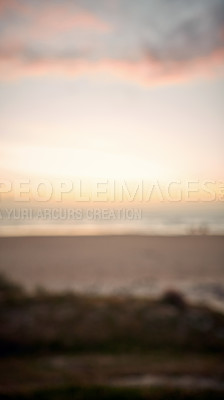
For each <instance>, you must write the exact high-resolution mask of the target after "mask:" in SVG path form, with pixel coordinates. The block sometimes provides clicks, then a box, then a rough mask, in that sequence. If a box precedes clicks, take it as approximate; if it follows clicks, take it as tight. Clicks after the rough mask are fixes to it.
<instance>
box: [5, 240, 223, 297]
mask: <svg viewBox="0 0 224 400" xmlns="http://www.w3.org/2000/svg"><path fill="white" fill-rule="evenodd" d="M0 270H1V271H2V272H4V273H5V274H7V275H8V276H9V277H11V278H13V279H14V280H15V281H18V282H20V283H22V284H23V285H25V286H26V288H28V289H34V288H36V287H38V286H41V287H45V288H47V289H48V290H52V289H53V290H61V289H62V290H64V289H66V290H67V289H75V290H79V289H80V290H82V289H83V290H86V288H88V289H89V290H90V289H91V290H105V291H107V290H110V289H111V288H112V289H113V290H116V288H118V287H119V288H122V287H123V288H127V287H129V289H130V288H135V289H136V288H141V287H144V288H147V287H148V288H149V289H150V290H151V291H152V292H153V290H154V289H155V288H156V287H158V282H160V283H161V282H162V285H165V286H167V287H172V286H174V287H177V286H178V285H180V284H183V285H184V284H186V283H187V282H192V281H193V282H197V283H199V284H200V282H206V281H211V282H213V283H214V282H216V283H219V282H220V283H221V282H224V236H179V237H161V236H158V237H156V236H82V237H78V236H76V237H1V238H0ZM156 285H157V286H156Z"/></svg>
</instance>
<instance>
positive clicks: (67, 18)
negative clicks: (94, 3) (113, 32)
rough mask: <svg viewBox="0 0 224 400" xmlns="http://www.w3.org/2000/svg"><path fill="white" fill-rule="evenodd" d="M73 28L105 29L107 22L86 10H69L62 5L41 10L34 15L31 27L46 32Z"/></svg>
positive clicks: (108, 27) (106, 28)
mask: <svg viewBox="0 0 224 400" xmlns="http://www.w3.org/2000/svg"><path fill="white" fill-rule="evenodd" d="M74 28H78V29H93V30H98V31H103V32H104V31H107V30H109V29H110V26H109V24H108V23H106V22H104V21H103V20H101V19H100V18H98V17H97V16H95V15H93V14H91V13H89V12H87V11H76V12H71V11H70V10H69V9H67V8H64V7H54V8H47V9H44V10H41V12H40V13H38V14H37V15H36V16H35V19H34V25H33V26H32V29H33V30H34V31H35V30H38V29H39V31H40V33H41V31H42V30H44V32H46V31H47V32H48V33H57V32H66V31H68V30H72V29H74Z"/></svg>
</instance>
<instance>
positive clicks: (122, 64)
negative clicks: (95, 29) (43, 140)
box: [0, 49, 224, 86]
mask: <svg viewBox="0 0 224 400" xmlns="http://www.w3.org/2000/svg"><path fill="white" fill-rule="evenodd" d="M14 50H15V49H13V54H11V53H10V52H8V53H7V52H5V53H4V54H2V56H1V58H0V76H1V79H6V80H7V79H8V80H10V79H19V78H24V77H29V76H44V75H45V76H46V75H47V76H65V77H67V78H72V79H74V78H78V77H80V76H83V75H88V76H92V77H93V76H96V77H99V76H100V77H101V76H105V77H116V78H119V79H121V80H124V81H130V82H134V83H137V84H140V85H143V86H151V85H159V84H167V83H174V82H181V81H185V80H189V79H192V78H194V77H197V76H205V77H209V76H212V75H214V74H215V73H217V71H220V69H221V66H222V65H223V62H224V50H218V51H214V52H213V53H212V54H210V55H209V56H207V57H201V58H198V59H195V60H191V61H188V62H186V61H184V62H175V63H172V64H171V63H170V64H164V63H163V62H161V61H158V60H157V59H155V58H153V57H150V56H148V55H147V57H145V58H142V59H140V60H137V61H129V60H125V59H124V60H122V59H121V60H118V59H101V60H98V61H90V60H86V59H66V58H58V59H57V58H49V59H46V58H43V59H41V58H40V59H33V60H29V61H26V60H25V59H24V58H23V57H22V56H19V54H17V55H15V54H14Z"/></svg>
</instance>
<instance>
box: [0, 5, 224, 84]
mask: <svg viewBox="0 0 224 400" xmlns="http://www.w3.org/2000/svg"><path fill="white" fill-rule="evenodd" d="M16 4H17V5H16ZM37 4H40V3H39V2H38V3H37V2H35V1H33V0H31V1H30V2H27V1H25V0H23V1H21V2H19V3H18V2H15V1H14V0H9V1H3V0H0V13H2V14H4V15H5V17H4V18H3V20H4V21H3V22H4V24H3V25H4V26H3V31H2V35H1V40H0V76H1V78H0V79H2V80H4V79H19V78H23V77H27V76H43V75H48V76H52V75H54V76H58V75H60V76H65V77H71V78H76V77H79V76H81V75H91V76H93V75H94V76H95V75H97V76H99V75H100V74H103V75H105V76H109V77H111V76H116V77H119V78H120V79H123V80H128V81H133V82H137V83H139V84H142V85H145V86H149V85H154V84H164V83H168V82H177V81H182V80H186V79H191V78H193V77H196V76H201V75H203V76H206V77H209V76H211V75H212V74H216V73H220V72H223V71H222V70H223V62H224V45H223V41H224V29H223V26H224V1H223V0H203V1H202V0H194V1H193V0H189V2H188V4H187V5H186V3H185V2H183V1H179V0H170V1H169V2H167V1H166V0H158V1H157V2H154V0H153V1H152V0H147V2H145V1H144V0H140V1H139V2H137V3H136V1H133V0H128V2H127V0H122V2H121V1H118V2H117V7H116V9H115V13H114V14H112V13H111V12H110V13H109V11H108V9H107V8H106V6H105V4H107V2H101V0H99V3H98V5H99V6H98V7H97V6H96V5H94V6H93V3H92V2H91V3H89V2H88V1H87V0H79V1H77V2H76V3H71V2H69V1H64V2H63V4H62V3H58V2H52V1H49V2H43V3H41V6H38V7H37ZM74 4H75V5H74ZM130 4H131V6H132V7H131V6H130ZM90 5H91V7H90ZM128 5H129V6H128ZM94 7H95V8H94ZM119 7H120V8H119ZM122 7H123V8H122ZM10 10H11V11H10ZM6 11H7V12H6ZM9 11H10V12H13V13H14V14H13V18H12V16H10V15H11V14H10V12H9ZM106 21H107V22H106ZM112 28H113V29H112ZM105 33H107V35H105Z"/></svg>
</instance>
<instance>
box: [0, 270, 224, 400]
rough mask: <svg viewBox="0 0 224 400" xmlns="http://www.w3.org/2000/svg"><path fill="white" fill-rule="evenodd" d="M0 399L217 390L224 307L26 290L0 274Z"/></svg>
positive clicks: (212, 393) (173, 295)
mask: <svg viewBox="0 0 224 400" xmlns="http://www.w3.org/2000/svg"><path fill="white" fill-rule="evenodd" d="M0 302H1V303H0V306H1V309H0V343H1V344H0V351H1V360H0V395H1V398H5V399H36V398H38V399H70V398H71V399H74V398H75V399H87V398H88V399H114V398H116V399H119V398H120V399H123V398H127V399H170V398H172V399H221V398H223V395H224V384H223V383H222V380H223V377H224V363H223V356H224V315H223V314H222V313H220V312H217V311H212V310H211V309H209V308H206V307H203V306H196V305H195V306H193V305H189V304H188V303H186V301H185V300H184V298H183V297H182V295H181V294H180V293H178V292H175V291H168V292H166V293H165V294H164V295H163V296H162V297H161V298H160V299H158V300H150V299H148V298H146V297H141V298H138V297H133V296H127V295H126V296H100V295H98V296H96V295H86V296H84V295H77V294H74V293H69V292H68V293H60V294H54V295H53V294H49V293H47V292H45V291H43V290H42V291H41V290H39V291H37V292H36V293H35V294H32V295H31V294H27V293H26V292H25V291H24V290H23V289H22V288H21V287H20V286H18V285H16V284H13V283H12V282H10V281H9V280H7V279H6V278H5V277H3V276H2V277H1V282H0Z"/></svg>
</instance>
